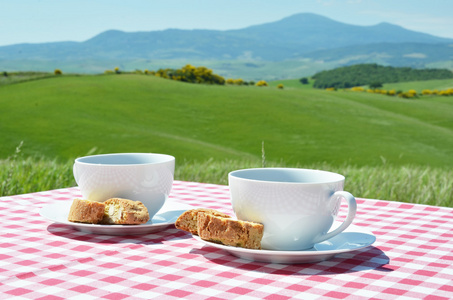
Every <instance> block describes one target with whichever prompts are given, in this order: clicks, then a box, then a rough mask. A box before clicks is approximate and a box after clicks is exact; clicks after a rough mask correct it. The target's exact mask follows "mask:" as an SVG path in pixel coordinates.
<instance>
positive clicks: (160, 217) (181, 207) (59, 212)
mask: <svg viewBox="0 0 453 300" xmlns="http://www.w3.org/2000/svg"><path fill="white" fill-rule="evenodd" d="M71 204H72V201H61V202H55V203H52V204H49V205H46V206H44V207H43V208H41V210H40V211H39V214H40V215H41V216H43V217H44V218H46V219H49V220H50V221H53V222H55V223H59V224H65V225H69V226H71V227H73V228H75V229H77V230H79V231H82V232H85V233H91V234H103V235H143V234H148V233H153V232H158V231H161V230H163V229H165V228H167V227H169V226H171V225H173V224H174V223H175V221H176V219H178V217H179V216H180V215H181V214H182V213H183V212H185V211H186V210H188V209H192V208H193V207H192V206H190V205H187V204H181V203H172V202H170V201H166V203H165V205H164V206H163V207H162V208H161V209H160V211H159V212H158V213H157V214H156V215H155V216H154V217H153V218H152V220H150V221H148V222H147V223H145V224H140V225H99V224H85V223H74V222H69V221H68V214H69V209H70V207H71Z"/></svg>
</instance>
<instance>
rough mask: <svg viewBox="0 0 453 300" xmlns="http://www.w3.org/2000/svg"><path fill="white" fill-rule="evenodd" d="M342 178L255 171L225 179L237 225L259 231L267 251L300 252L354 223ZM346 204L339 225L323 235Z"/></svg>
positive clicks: (304, 171)
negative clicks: (248, 224)
mask: <svg viewBox="0 0 453 300" xmlns="http://www.w3.org/2000/svg"><path fill="white" fill-rule="evenodd" d="M344 179H345V178H344V176H342V175H340V174H336V173H331V172H326V171H319V170H308V169H295V168H258V169H245V170H237V171H233V172H231V173H229V174H228V181H229V187H230V193H231V202H232V205H233V210H234V212H235V214H236V217H237V218H238V219H239V220H244V221H251V222H258V223H261V224H263V225H264V234H263V239H262V241H261V246H262V248H263V249H267V250H285V251H286V250H306V249H310V248H312V247H313V245H314V244H316V243H319V242H322V241H325V240H327V239H330V238H332V237H333V236H335V235H337V234H339V233H340V232H342V231H343V230H345V229H346V228H347V227H348V226H349V225H350V224H351V222H352V220H353V219H354V217H355V214H356V210H357V204H356V201H355V198H354V196H352V195H351V194H350V193H348V192H345V191H343V187H344ZM342 199H345V200H346V201H347V203H348V215H347V217H346V219H345V221H344V222H343V223H342V224H341V225H340V226H339V227H338V228H336V229H334V230H332V231H330V232H329V230H330V229H331V226H332V224H333V222H334V220H335V218H336V216H337V214H338V211H339V210H340V205H341V200H342Z"/></svg>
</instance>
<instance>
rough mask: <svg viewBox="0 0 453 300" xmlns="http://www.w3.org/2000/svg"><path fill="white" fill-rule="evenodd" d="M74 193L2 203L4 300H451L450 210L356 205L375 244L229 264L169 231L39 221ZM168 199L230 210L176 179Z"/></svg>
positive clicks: (213, 195) (208, 190)
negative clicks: (90, 230)
mask: <svg viewBox="0 0 453 300" xmlns="http://www.w3.org/2000/svg"><path fill="white" fill-rule="evenodd" d="M80 196H81V195H80V192H79V189H78V188H76V187H75V188H68V189H61V190H53V191H47V192H40V193H33V194H26V195H18V196H12V197H2V198H0V222H1V223H0V298H1V299H10V298H17V299H41V298H45V299H94V298H105V299H151V298H163V299H176V298H186V299H232V298H240V299H289V298H295V299H315V298H322V299H329V298H330V299H370V298H374V299H414V298H415V299H422V298H425V299H453V267H452V264H453V242H452V239H453V209H451V208H443V207H434V206H424V205H414V204H407V203H399V202H391V201H381V200H369V199H358V213H357V216H356V218H355V220H354V223H353V224H355V225H357V226H361V227H363V228H365V229H367V230H369V231H372V232H373V233H374V234H375V235H376V237H377V241H376V242H375V243H374V244H373V246H370V247H367V248H365V249H361V250H356V251H353V252H349V253H343V254H340V255H337V256H336V257H335V258H333V259H331V260H328V261H324V262H319V263H314V264H296V265H284V264H267V263H260V262H252V261H247V260H243V259H239V258H236V257H234V256H231V255H230V254H228V253H226V252H224V251H223V250H221V249H216V248H213V247H210V246H207V245H205V244H202V243H200V242H197V241H196V240H195V239H193V238H192V237H191V235H189V234H187V233H185V232H183V231H180V230H177V229H175V228H174V227H169V228H167V229H165V230H163V231H161V232H158V233H152V234H147V235H144V236H139V237H137V236H126V237H121V236H101V235H99V236H97V235H92V234H86V233H82V232H79V231H76V230H74V229H71V228H70V227H69V226H65V225H60V224H54V223H52V222H49V221H48V220H46V219H44V218H42V217H41V216H40V215H39V214H38V211H39V209H40V208H41V207H42V206H44V205H46V204H48V203H52V202H55V201H68V200H72V199H73V198H74V197H80ZM171 201H177V202H183V203H188V204H191V205H193V206H200V207H209V208H214V209H218V210H221V211H223V212H225V213H232V208H231V204H230V200H229V190H228V187H227V186H221V185H213V184H203V183H193V182H181V181H175V183H174V187H173V190H172V194H171Z"/></svg>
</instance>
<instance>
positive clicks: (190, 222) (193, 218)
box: [175, 208, 231, 235]
mask: <svg viewBox="0 0 453 300" xmlns="http://www.w3.org/2000/svg"><path fill="white" fill-rule="evenodd" d="M199 212H204V213H207V214H211V215H213V216H219V217H224V218H231V217H230V216H229V215H227V214H224V213H221V212H220V211H217V210H214V209H209V208H196V209H190V210H188V211H186V212H184V213H183V214H182V215H180V216H179V218H178V219H177V220H176V222H175V227H176V228H178V229H181V230H184V231H188V232H190V233H191V234H194V235H198V227H197V215H198V213H199Z"/></svg>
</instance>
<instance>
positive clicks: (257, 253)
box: [193, 224, 376, 264]
mask: <svg viewBox="0 0 453 300" xmlns="http://www.w3.org/2000/svg"><path fill="white" fill-rule="evenodd" d="M332 227H335V224H334V225H333V226H332ZM193 237H194V238H195V239H196V240H197V241H200V242H202V243H205V244H206V245H209V246H212V247H215V248H218V249H222V250H225V251H227V252H229V253H230V254H231V255H233V256H236V257H239V258H243V259H247V260H252V261H259V262H266V263H277V264H300V263H315V262H320V261H324V260H328V259H331V258H333V257H334V256H335V255H337V254H339V253H345V252H351V251H354V250H358V249H362V248H365V247H368V246H370V245H371V244H373V243H374V242H375V241H376V236H375V235H374V234H373V233H371V232H370V231H367V230H364V229H362V228H360V227H358V226H354V225H350V226H349V227H348V228H347V229H346V230H345V231H343V232H342V233H340V234H338V235H336V236H334V237H333V238H331V239H329V240H327V241H324V242H321V243H318V244H315V246H314V247H313V248H311V249H308V250H304V251H274V250H255V249H245V248H239V247H233V246H225V245H221V244H217V243H213V242H208V241H205V240H202V239H201V238H200V237H199V236H196V235H194V236H193Z"/></svg>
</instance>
